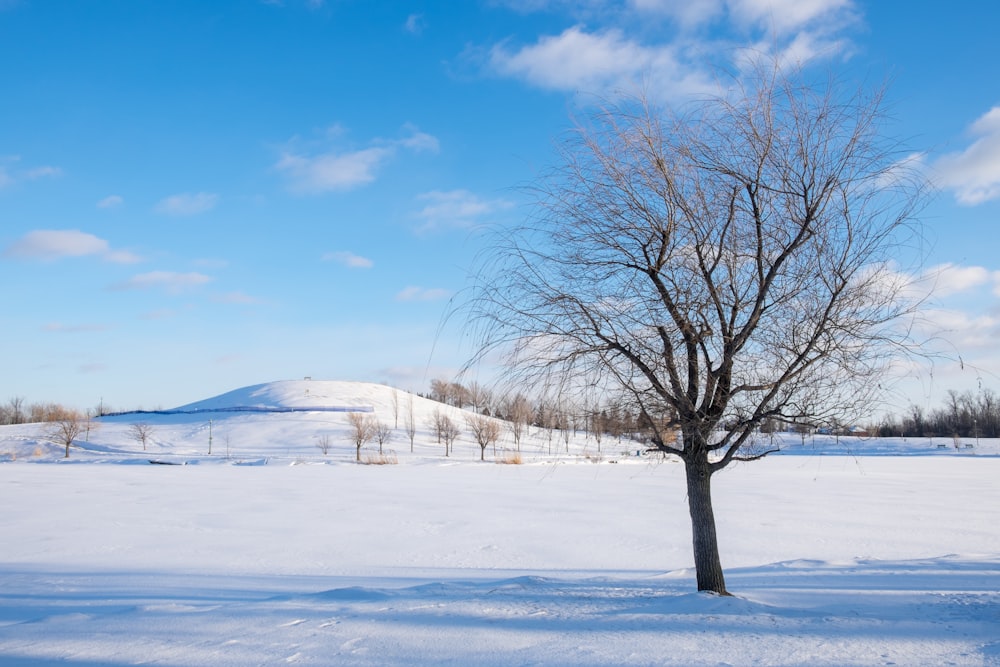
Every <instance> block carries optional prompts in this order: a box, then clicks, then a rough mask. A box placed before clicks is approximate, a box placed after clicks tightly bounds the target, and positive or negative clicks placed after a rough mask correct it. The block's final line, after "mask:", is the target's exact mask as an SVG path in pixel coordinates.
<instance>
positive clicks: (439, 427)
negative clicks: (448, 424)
mask: <svg viewBox="0 0 1000 667" xmlns="http://www.w3.org/2000/svg"><path fill="white" fill-rule="evenodd" d="M427 425H428V426H429V427H430V429H431V430H432V431H434V435H435V436H436V437H437V441H438V444H439V445H440V444H441V443H442V442H444V413H443V412H441V408H438V407H435V408H434V412H432V413H431V414H430V416H429V417H428V418H427ZM445 453H446V454H447V452H445Z"/></svg>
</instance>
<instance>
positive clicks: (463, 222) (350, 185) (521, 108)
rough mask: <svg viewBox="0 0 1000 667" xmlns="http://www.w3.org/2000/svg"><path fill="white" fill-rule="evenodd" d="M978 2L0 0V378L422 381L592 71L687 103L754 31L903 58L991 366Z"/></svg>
mask: <svg viewBox="0 0 1000 667" xmlns="http://www.w3.org/2000/svg"><path fill="white" fill-rule="evenodd" d="M998 14H1000V9H998V8H995V7H994V5H993V3H989V2H967V3H939V2H931V1H923V2H920V1H918V2H909V3H894V2H884V1H883V2H862V1H860V0H704V1H701V2H690V1H686V2H685V1H679V0H617V1H615V0H579V1H577V2H569V1H564V0H482V1H474V0H468V1H463V2H457V1H447V2H446V1H443V0H440V1H436V2H433V1H420V0H413V1H412V2H367V1H364V0H325V1H324V0H282V1H278V0H270V1H255V0H241V1H239V2H237V1H231V2H226V1H219V2H211V3H206V2H201V1H194V0H191V1H184V0H177V1H175V2H153V1H149V2H145V1H136V0H117V1H115V0H102V1H101V2H87V1H84V2H79V1H69V0H66V1H59V0H46V1H42V0H0V63H2V65H0V284H2V285H3V290H2V294H3V307H2V308H0V345H2V347H3V349H4V351H5V354H4V358H3V361H2V362H0V400H4V399H5V398H6V397H8V396H13V395H21V396H25V397H26V398H27V399H28V401H49V400H51V401H58V402H63V403H68V404H71V405H75V406H77V407H90V406H95V405H96V404H97V403H98V402H99V401H101V400H102V399H103V401H104V402H105V403H107V404H111V405H114V406H117V407H123V408H132V407H139V406H142V407H147V408H150V407H156V406H163V407H171V406H174V405H179V404H181V403H186V402H189V401H193V400H197V399H200V398H204V397H206V396H211V395H214V394H217V393H221V392H224V391H227V390H230V389H233V388H236V387H239V386H243V385H247V384H253V383H257V382H265V381H270V380H275V379H285V378H297V377H302V376H312V377H316V378H325V379H345V380H370V381H379V382H388V383H393V384H396V385H398V386H401V387H404V388H408V389H414V390H423V389H425V388H426V386H427V383H428V382H429V380H430V378H431V377H438V376H447V375H449V374H450V373H451V372H452V371H453V370H454V369H456V368H457V367H458V366H459V365H460V364H461V363H462V362H463V361H464V360H465V358H466V357H467V355H468V354H469V352H470V350H469V349H467V347H465V346H464V345H463V343H462V332H461V327H460V326H458V324H459V323H457V322H449V323H446V324H444V325H442V318H443V316H444V314H445V313H446V312H447V310H448V302H449V299H450V298H451V297H452V296H453V295H456V294H460V293H461V290H462V289H463V287H464V286H466V284H467V276H468V274H469V273H470V271H473V270H474V269H475V260H476V253H477V251H479V250H480V249H481V246H482V244H483V239H484V235H483V234H482V232H481V230H482V229H483V228H484V227H486V226H490V225H505V224H512V223H514V222H517V221H518V220H519V219H521V218H522V217H523V216H524V214H525V211H526V209H525V204H526V202H525V196H524V194H523V190H521V189H519V186H523V185H525V184H527V183H530V182H531V180H532V179H533V178H534V177H535V176H536V175H537V174H538V173H539V172H540V171H541V170H543V169H545V167H546V166H548V165H549V164H551V162H552V159H553V150H552V146H553V142H554V141H556V140H557V138H558V137H559V135H560V133H562V132H564V131H565V130H566V129H567V128H568V127H570V126H571V124H572V116H573V115H574V114H582V113H586V109H587V105H588V104H589V102H590V101H591V100H593V99H594V96H602V95H603V96H611V95H614V92H615V91H618V90H629V89H633V90H634V89H635V86H636V85H638V83H639V82H643V84H644V85H645V86H646V87H647V88H648V89H649V90H654V91H655V94H656V96H657V97H659V98H660V99H661V100H662V101H669V102H673V101H683V100H684V99H686V98H687V97H689V96H690V95H692V94H696V93H697V92H699V91H700V90H703V89H704V86H705V85H706V84H707V82H709V81H710V80H711V77H712V76H713V74H712V71H713V68H715V67H725V66H726V65H728V64H731V63H732V62H733V59H734V58H736V57H737V54H738V53H739V52H740V51H741V49H743V48H745V47H748V46H749V47H754V48H757V49H758V50H762V51H769V52H770V51H773V52H778V53H779V54H780V55H781V56H782V57H786V58H789V59H800V60H805V61H808V62H809V63H811V64H812V65H813V66H815V67H817V68H826V69H827V70H832V71H834V72H837V73H838V74H839V75H841V76H843V77H845V78H847V79H848V80H851V81H854V80H857V81H866V82H868V83H874V84H878V83H880V82H882V81H886V80H888V81H890V84H891V85H890V89H889V96H888V107H889V110H890V112H891V115H892V117H893V118H894V124H893V125H892V127H890V128H889V129H890V130H891V131H892V132H893V133H894V134H896V135H898V136H900V137H903V138H904V139H905V141H906V143H907V145H908V146H909V147H911V148H912V152H913V157H914V159H915V160H918V161H919V162H920V163H921V164H922V165H924V166H925V167H926V170H927V173H929V174H931V175H932V176H933V178H934V180H935V182H936V184H937V190H936V196H935V198H934V199H933V201H932V202H931V204H930V205H929V206H928V207H927V209H926V210H925V211H924V214H923V221H924V223H925V225H926V227H925V239H926V248H925V250H926V255H927V258H926V261H925V265H924V268H923V270H924V271H926V272H930V273H933V274H934V275H935V280H936V284H937V285H938V291H937V295H936V298H935V300H934V301H933V303H932V305H933V309H932V310H931V311H929V313H928V320H929V321H931V322H933V323H936V325H937V326H938V327H940V329H941V332H940V333H942V339H943V340H946V341H947V342H946V344H945V345H944V347H946V348H948V349H952V350H953V351H955V350H957V351H958V352H959V353H960V354H961V356H962V362H963V363H961V364H959V363H957V362H948V361H944V360H942V361H939V362H938V363H936V364H935V365H934V366H933V367H930V366H921V367H917V368H914V369H912V371H911V378H910V380H908V382H909V384H908V385H907V386H908V389H907V390H906V391H907V392H908V393H907V396H908V397H910V398H911V400H914V401H915V402H918V403H922V402H925V401H932V400H936V399H937V398H938V397H939V396H940V394H941V392H943V391H944V390H945V389H948V388H952V387H954V388H958V389H965V388H972V389H975V388H976V387H977V386H978V383H979V382H982V384H983V385H984V386H990V387H992V388H994V389H997V390H1000V379H998V375H1000V365H998V360H1000V353H997V352H996V351H995V349H994V348H996V347H997V345H996V341H997V339H998V335H997V334H998V333H1000V308H998V301H1000V260H998V257H997V250H998V249H1000V243H998V242H997V240H996V236H997V218H998V213H1000V203H998V200H1000V84H998V82H997V79H996V76H995V73H994V72H993V69H994V68H995V66H996V65H995V64H996V63H997V62H1000V45H998V40H996V38H995V34H993V33H994V32H995V26H996V25H1000V15H998Z"/></svg>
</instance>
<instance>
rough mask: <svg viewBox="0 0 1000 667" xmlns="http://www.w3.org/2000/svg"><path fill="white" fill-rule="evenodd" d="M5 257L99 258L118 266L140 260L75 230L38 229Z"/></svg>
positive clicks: (7, 250) (35, 258) (6, 250)
mask: <svg viewBox="0 0 1000 667" xmlns="http://www.w3.org/2000/svg"><path fill="white" fill-rule="evenodd" d="M3 256H4V257H9V258H12V259H33V260H40V261H47V262H52V261H56V260H59V259H64V258H69V257H98V258H100V259H103V260H105V261H107V262H114V263H116V264H134V263H136V262H139V261H141V259H140V258H139V257H137V256H136V255H134V254H132V253H130V252H128V251H124V250H112V248H111V246H110V244H109V243H108V242H107V241H105V240H104V239H102V238H99V237H97V236H94V235H93V234H88V233H86V232H81V231H79V230H76V229H66V230H58V229H38V230H35V231H31V232H28V233H27V234H25V235H24V236H22V237H21V238H20V239H18V240H17V241H14V242H13V243H12V244H10V245H9V246H7V248H6V249H5V250H4V252H3Z"/></svg>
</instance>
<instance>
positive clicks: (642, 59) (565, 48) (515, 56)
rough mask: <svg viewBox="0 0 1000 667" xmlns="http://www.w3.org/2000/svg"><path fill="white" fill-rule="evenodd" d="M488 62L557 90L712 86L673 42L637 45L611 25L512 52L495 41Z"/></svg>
mask: <svg viewBox="0 0 1000 667" xmlns="http://www.w3.org/2000/svg"><path fill="white" fill-rule="evenodd" d="M490 63H491V65H492V66H493V68H494V69H495V70H496V71H498V72H499V73H501V74H504V75H507V76H512V77H518V78H522V79H525V80H526V81H528V82H529V83H531V84H533V85H535V86H538V87H540V88H549V89H553V90H562V91H582V92H591V93H611V92H620V91H622V90H625V91H636V90H639V89H640V88H647V89H649V90H651V91H654V92H655V95H656V97H657V98H662V99H669V98H672V97H676V96H685V97H686V96H690V95H695V94H698V93H704V92H707V91H710V90H712V89H713V87H714V86H713V84H712V83H711V80H710V79H709V78H708V76H707V75H706V74H705V73H704V72H702V71H700V70H699V69H698V68H694V67H691V66H689V65H687V64H685V63H683V62H682V60H681V58H680V54H679V53H678V51H677V48H676V47H675V46H673V45H666V44H661V45H653V46H647V45H644V44H640V43H639V42H637V41H635V40H633V39H630V38H628V37H626V36H625V34H624V33H623V32H622V31H621V30H619V29H617V28H610V29H607V30H604V31H601V32H587V31H586V30H584V28H582V27H581V26H574V27H572V28H568V29H566V30H564V31H563V32H562V33H561V34H559V35H557V36H543V37H541V38H539V40H538V41H537V42H536V43H535V44H532V45H528V46H524V47H522V48H520V49H518V50H516V51H511V50H509V49H508V48H507V46H506V45H504V44H500V45H497V46H494V47H493V49H492V51H491V53H490Z"/></svg>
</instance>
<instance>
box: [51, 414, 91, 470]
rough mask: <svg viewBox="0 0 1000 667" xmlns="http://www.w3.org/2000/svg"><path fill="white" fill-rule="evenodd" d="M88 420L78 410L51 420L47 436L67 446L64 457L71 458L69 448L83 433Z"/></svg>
mask: <svg viewBox="0 0 1000 667" xmlns="http://www.w3.org/2000/svg"><path fill="white" fill-rule="evenodd" d="M86 421H87V418H86V417H84V416H83V415H81V414H80V413H78V412H66V413H65V414H63V415H62V417H61V418H60V419H58V420H55V421H52V422H51V425H50V427H49V431H48V436H47V437H48V438H49V439H50V440H52V441H53V442H57V443H59V444H61V445H63V446H65V447H66V455H65V457H64V458H67V459H68V458H69V448H70V447H71V446H72V445H73V441H74V440H76V439H77V438H78V437H80V434H81V433H83V431H84V429H85V428H86Z"/></svg>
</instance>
